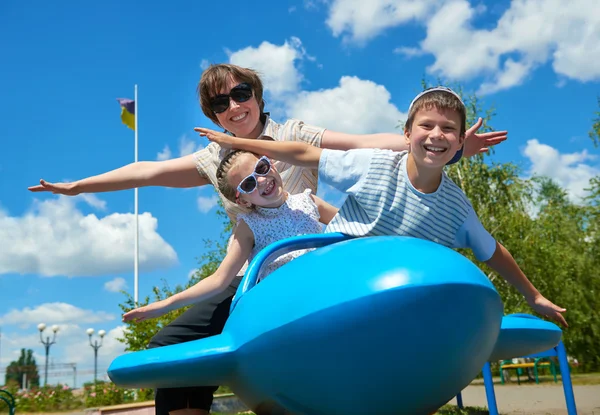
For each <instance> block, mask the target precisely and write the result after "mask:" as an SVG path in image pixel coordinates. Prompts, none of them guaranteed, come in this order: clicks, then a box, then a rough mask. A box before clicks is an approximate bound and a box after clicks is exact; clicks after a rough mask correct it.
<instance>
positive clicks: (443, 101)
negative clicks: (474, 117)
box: [404, 90, 467, 137]
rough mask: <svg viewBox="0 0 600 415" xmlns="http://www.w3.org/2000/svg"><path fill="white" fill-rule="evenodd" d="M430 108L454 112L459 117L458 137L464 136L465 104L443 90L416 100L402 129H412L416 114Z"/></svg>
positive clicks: (428, 93)
mask: <svg viewBox="0 0 600 415" xmlns="http://www.w3.org/2000/svg"><path fill="white" fill-rule="evenodd" d="M431 108H437V109H438V110H451V111H456V112H457V113H458V115H459V116H460V123H461V124H460V136H461V137H463V136H464V135H465V131H466V123H467V111H466V109H465V104H463V102H462V101H461V100H460V99H459V98H458V97H457V96H455V95H454V94H453V93H451V92H448V91H444V90H433V91H431V92H426V93H424V94H423V95H422V96H421V97H419V98H418V99H416V100H415V101H414V102H413V104H412V105H411V107H410V109H409V111H408V119H407V120H406V123H405V124H404V129H405V130H407V131H410V130H411V129H412V124H413V122H414V121H415V116H416V115H417V112H419V111H420V110H422V109H426V110H429V109H431Z"/></svg>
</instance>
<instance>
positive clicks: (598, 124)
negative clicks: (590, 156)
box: [589, 97, 600, 147]
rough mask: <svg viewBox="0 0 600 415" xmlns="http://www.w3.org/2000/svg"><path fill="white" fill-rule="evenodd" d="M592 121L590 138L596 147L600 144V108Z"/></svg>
mask: <svg viewBox="0 0 600 415" xmlns="http://www.w3.org/2000/svg"><path fill="white" fill-rule="evenodd" d="M598 107H600V97H598ZM594 115H595V116H594V120H593V121H592V129H591V130H590V133H589V135H590V138H591V139H592V142H593V143H594V145H595V146H596V147H598V145H600V109H599V110H598V111H596V112H595V113H594Z"/></svg>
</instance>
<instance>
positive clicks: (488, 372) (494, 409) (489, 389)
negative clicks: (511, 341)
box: [483, 362, 571, 415]
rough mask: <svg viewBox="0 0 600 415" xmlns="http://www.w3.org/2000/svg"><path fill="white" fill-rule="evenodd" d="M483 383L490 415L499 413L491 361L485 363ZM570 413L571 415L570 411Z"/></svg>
mask: <svg viewBox="0 0 600 415" xmlns="http://www.w3.org/2000/svg"><path fill="white" fill-rule="evenodd" d="M483 383H484V384H485V396H486V397H487V403H488V411H489V412H490V415H498V405H497V404H496V393H495V392H494V379H493V378H492V367H491V366H490V362H486V363H485V365H483ZM569 415H571V414H570V413H569Z"/></svg>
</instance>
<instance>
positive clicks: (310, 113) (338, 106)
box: [198, 38, 406, 212]
mask: <svg viewBox="0 0 600 415" xmlns="http://www.w3.org/2000/svg"><path fill="white" fill-rule="evenodd" d="M304 59H306V60H314V58H313V57H311V56H310V55H309V54H308V53H307V52H306V50H304V48H303V47H302V42H301V40H300V39H297V38H292V39H291V40H290V41H289V42H287V41H286V42H285V43H284V44H283V45H280V46H277V45H273V44H271V43H268V42H263V43H262V44H261V45H260V46H259V47H258V48H251V47H249V48H245V49H242V50H240V51H236V52H230V61H231V63H234V64H236V65H241V66H245V67H252V68H255V69H259V71H260V72H262V74H263V78H264V79H266V80H267V81H266V82H265V85H266V88H269V92H270V93H271V95H272V97H273V98H275V101H276V103H277V104H278V105H276V106H275V110H272V111H271V112H272V115H273V116H275V117H279V116H281V117H286V118H289V117H291V118H298V119H301V120H303V121H304V122H306V123H309V124H314V125H320V126H324V127H327V128H328V129H330V130H334V131H340V132H346V133H354V134H360V133H374V132H381V131H393V130H394V129H395V128H396V127H397V125H398V122H399V120H400V119H405V118H406V115H405V114H403V113H402V112H400V111H399V110H398V108H396V106H395V105H394V104H392V103H391V102H390V101H391V94H390V93H389V91H388V90H387V89H386V88H385V87H384V86H382V85H379V84H376V83H375V82H372V81H369V80H362V79H359V78H357V77H352V76H344V77H342V78H341V79H340V81H339V84H338V85H337V86H335V87H333V88H328V89H320V90H317V91H305V90H302V89H301V87H300V80H301V79H302V74H301V73H300V69H299V67H298V65H300V63H301V62H302V61H303V60H304ZM257 66H259V67H257ZM261 68H264V69H262V70H261ZM269 79H270V82H269ZM273 88H274V89H273ZM291 92H294V93H293V94H292V93H291ZM271 108H272V107H271ZM216 201H217V199H216V197H215V198H212V197H200V198H198V207H199V209H200V210H201V211H202V212H206V211H208V210H210V209H212V207H213V206H214V205H215V203H216Z"/></svg>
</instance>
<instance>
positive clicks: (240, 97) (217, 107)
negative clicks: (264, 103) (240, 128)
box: [210, 83, 252, 114]
mask: <svg viewBox="0 0 600 415" xmlns="http://www.w3.org/2000/svg"><path fill="white" fill-rule="evenodd" d="M230 98H231V99H232V100H234V101H235V102H246V101H248V100H249V99H250V98H252V86H250V84H247V83H243V84H239V85H236V86H234V87H233V88H231V91H229V94H220V95H217V96H216V97H213V98H211V99H210V109H212V110H213V112H214V113H215V114H220V113H222V112H225V111H226V110H227V108H229V99H230Z"/></svg>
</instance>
